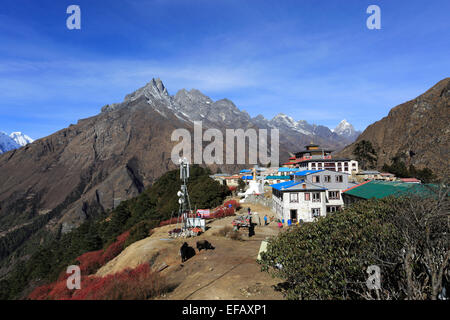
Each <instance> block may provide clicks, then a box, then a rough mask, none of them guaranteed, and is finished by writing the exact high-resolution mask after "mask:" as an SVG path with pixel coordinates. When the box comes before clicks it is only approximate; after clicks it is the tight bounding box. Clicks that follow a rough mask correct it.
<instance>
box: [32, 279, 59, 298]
mask: <svg viewBox="0 0 450 320" xmlns="http://www.w3.org/2000/svg"><path fill="white" fill-rule="evenodd" d="M53 286H54V284H53V283H52V284H46V285H43V286H40V287H37V288H35V289H34V290H33V291H32V292H31V293H30V294H29V295H28V299H31V300H46V299H48V294H49V293H50V291H52V289H53Z"/></svg>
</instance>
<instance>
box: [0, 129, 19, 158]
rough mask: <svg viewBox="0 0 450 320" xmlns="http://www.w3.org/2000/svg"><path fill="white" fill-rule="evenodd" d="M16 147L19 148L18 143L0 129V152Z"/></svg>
mask: <svg viewBox="0 0 450 320" xmlns="http://www.w3.org/2000/svg"><path fill="white" fill-rule="evenodd" d="M17 148H20V145H19V144H18V143H17V142H15V141H14V140H13V139H11V138H10V137H9V136H8V135H7V134H6V133H4V132H1V131H0V154H1V153H4V152H8V151H10V150H14V149H17Z"/></svg>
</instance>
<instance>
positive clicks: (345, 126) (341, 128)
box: [332, 119, 360, 139]
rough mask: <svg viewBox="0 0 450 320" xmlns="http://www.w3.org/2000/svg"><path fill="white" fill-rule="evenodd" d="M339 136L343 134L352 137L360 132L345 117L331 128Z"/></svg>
mask: <svg viewBox="0 0 450 320" xmlns="http://www.w3.org/2000/svg"><path fill="white" fill-rule="evenodd" d="M332 131H333V132H334V133H336V134H337V135H339V136H343V137H346V138H350V139H353V138H355V139H356V137H357V136H358V135H359V134H360V132H358V131H356V130H355V128H354V127H353V125H352V124H351V123H349V122H348V121H347V120H346V119H344V120H342V121H341V122H339V124H338V125H337V126H336V128H334V129H333V130H332Z"/></svg>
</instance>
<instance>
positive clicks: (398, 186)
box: [342, 181, 427, 206]
mask: <svg viewBox="0 0 450 320" xmlns="http://www.w3.org/2000/svg"><path fill="white" fill-rule="evenodd" d="M423 192H427V189H426V186H424V185H422V184H416V183H405V182H400V181H366V182H363V183H361V184H358V185H356V186H353V187H350V188H349V189H347V190H344V191H343V192H342V198H343V201H344V205H345V206H348V205H351V204H352V203H355V202H358V201H361V200H368V199H373V198H374V199H382V198H384V197H388V196H402V195H405V194H407V193H423Z"/></svg>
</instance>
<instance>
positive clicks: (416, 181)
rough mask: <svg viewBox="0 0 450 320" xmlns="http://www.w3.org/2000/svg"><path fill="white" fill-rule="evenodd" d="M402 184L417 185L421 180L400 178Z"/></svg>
mask: <svg viewBox="0 0 450 320" xmlns="http://www.w3.org/2000/svg"><path fill="white" fill-rule="evenodd" d="M400 181H401V182H415V183H420V182H421V181H420V180H419V179H416V178H400Z"/></svg>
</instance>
